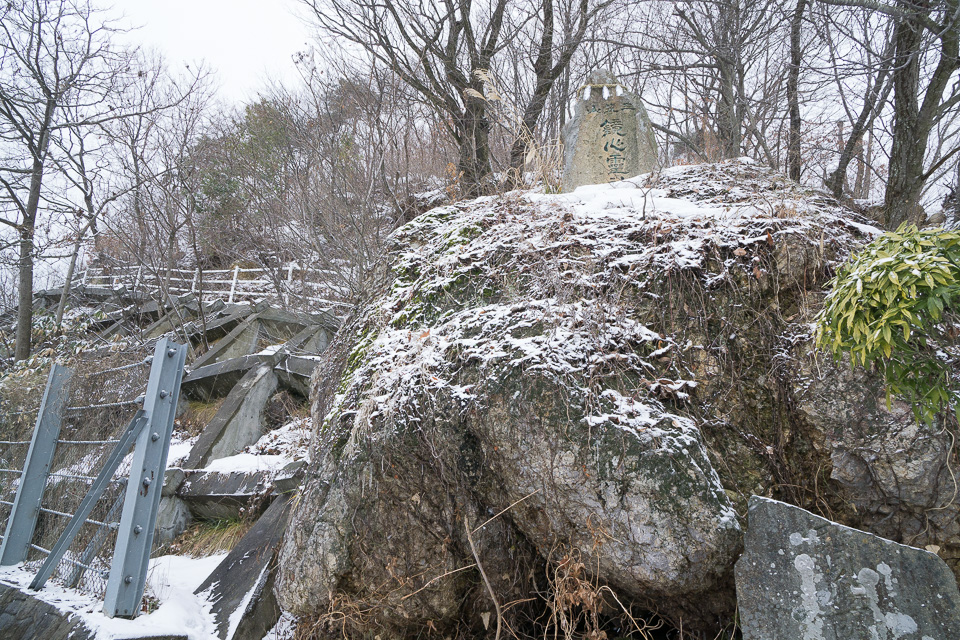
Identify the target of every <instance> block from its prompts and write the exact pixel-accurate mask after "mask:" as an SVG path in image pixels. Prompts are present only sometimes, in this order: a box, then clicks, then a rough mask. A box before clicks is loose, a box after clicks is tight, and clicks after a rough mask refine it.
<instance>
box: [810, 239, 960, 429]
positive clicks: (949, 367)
mask: <svg viewBox="0 0 960 640" xmlns="http://www.w3.org/2000/svg"><path fill="white" fill-rule="evenodd" d="M828 286H829V287H830V288H831V291H830V293H829V294H828V295H827V298H826V301H825V305H824V308H823V310H822V311H821V312H820V314H819V315H818V317H817V330H816V341H817V345H818V346H819V347H821V348H823V349H826V350H828V351H830V352H831V353H832V354H833V355H834V356H835V357H836V358H837V359H839V358H841V357H842V356H843V355H844V354H849V355H850V358H851V361H852V363H853V364H854V365H858V364H859V365H861V366H864V367H874V368H876V369H877V370H878V371H880V372H881V373H882V374H883V376H884V379H885V381H886V384H887V401H888V403H889V401H890V397H891V396H892V395H897V396H900V397H902V398H904V399H905V400H907V401H909V402H911V403H912V404H913V409H914V413H915V415H916V416H917V419H918V420H921V419H922V420H924V421H927V422H929V421H932V420H933V419H934V417H935V416H936V415H937V413H938V412H940V411H941V410H943V409H945V408H947V407H953V409H954V411H957V410H958V409H960V380H958V378H960V375H958V373H960V372H958V371H957V365H958V363H960V350H958V348H957V346H958V344H957V335H958V329H960V325H958V323H957V321H958V316H957V311H958V309H957V301H958V297H960V233H956V232H947V231H942V230H939V229H931V230H922V231H921V230H918V229H917V228H916V227H914V226H901V227H900V228H899V229H897V230H896V231H895V232H889V233H885V234H883V235H882V236H880V237H878V238H877V239H875V240H874V241H873V242H871V243H870V244H869V245H867V246H866V247H864V249H863V250H862V251H860V252H859V253H858V254H856V255H854V256H852V257H851V259H850V260H849V261H848V262H847V263H846V264H845V265H844V266H843V267H842V268H841V269H840V271H839V272H838V273H837V275H836V276H835V277H834V279H833V280H832V281H831V282H830V284H829V285H828Z"/></svg>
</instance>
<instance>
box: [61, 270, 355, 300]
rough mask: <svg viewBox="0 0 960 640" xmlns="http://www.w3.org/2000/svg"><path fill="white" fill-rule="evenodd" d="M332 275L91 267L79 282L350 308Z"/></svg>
mask: <svg viewBox="0 0 960 640" xmlns="http://www.w3.org/2000/svg"><path fill="white" fill-rule="evenodd" d="M329 275H330V274H329V273H328V272H326V271H322V270H319V269H303V268H301V267H299V266H298V265H296V264H288V265H286V266H284V267H282V268H281V269H279V270H274V271H271V270H269V269H261V268H251V269H244V268H241V267H240V266H235V267H233V268H232V269H204V270H203V271H202V272H201V271H200V270H196V269H177V268H174V269H170V270H169V272H168V271H167V270H166V269H164V270H163V271H161V272H160V273H156V272H153V271H151V270H148V269H144V268H143V267H142V266H132V265H130V266H114V267H107V268H103V267H88V268H87V269H85V270H84V271H82V272H81V273H80V274H78V276H77V278H76V280H75V282H76V283H77V284H83V285H87V286H91V287H106V288H118V287H127V288H129V289H132V290H147V291H161V290H164V289H165V290H167V292H168V293H170V294H174V295H182V294H185V293H194V294H197V295H200V294H202V296H203V298H204V299H205V300H218V299H219V300H223V301H224V302H228V303H232V302H260V301H261V300H268V301H271V302H282V303H283V304H285V305H292V306H310V307H316V306H328V307H336V308H340V309H344V308H347V307H349V306H350V305H349V304H348V303H346V302H344V301H343V298H342V296H341V295H340V294H339V292H338V291H336V290H335V289H334V288H333V287H332V286H331V285H330V283H329V280H326V278H325V276H329Z"/></svg>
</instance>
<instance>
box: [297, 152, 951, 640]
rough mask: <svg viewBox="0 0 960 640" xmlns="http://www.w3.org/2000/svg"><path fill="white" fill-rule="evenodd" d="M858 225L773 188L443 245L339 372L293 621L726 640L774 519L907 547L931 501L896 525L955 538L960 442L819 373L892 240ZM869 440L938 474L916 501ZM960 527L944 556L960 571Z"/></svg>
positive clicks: (723, 171) (542, 220) (481, 212)
mask: <svg viewBox="0 0 960 640" xmlns="http://www.w3.org/2000/svg"><path fill="white" fill-rule="evenodd" d="M855 218H856V216H855V215H854V214H852V213H851V212H849V211H846V210H843V209H842V208H840V207H839V206H838V205H837V204H836V203H835V202H834V201H832V200H830V199H829V198H827V197H825V196H823V195H822V194H820V193H818V192H813V191H809V190H806V189H804V188H802V187H799V186H797V185H796V184H794V183H791V182H789V181H787V180H786V179H785V178H783V177H782V176H780V175H778V174H776V173H774V172H772V171H770V170H767V169H763V168H760V167H758V166H756V165H754V164H752V163H750V162H747V161H733V162H728V163H723V164H720V165H702V166H693V167H682V168H675V169H671V170H668V171H665V172H664V173H663V174H662V175H661V176H659V177H658V178H657V179H656V181H653V180H652V179H651V178H650V177H649V176H641V177H640V178H637V179H636V180H634V181H629V182H625V183H618V184H616V185H604V186H597V187H585V188H581V189H579V190H577V191H576V192H575V193H573V194H565V195H543V194H537V193H512V194H507V195H505V196H500V197H495V198H482V199H479V200H475V201H470V202H467V203H461V204H455V205H450V206H446V207H441V208H438V209H435V210H433V211H431V212H429V213H426V214H424V215H422V216H420V217H418V218H416V219H415V220H414V221H412V222H411V223H409V224H408V225H406V226H405V227H403V228H402V229H400V230H399V231H398V232H397V233H396V234H395V237H394V247H393V267H392V268H393V270H394V275H395V279H394V281H393V283H392V285H391V286H390V288H389V289H388V290H386V291H383V292H380V293H378V294H377V295H375V296H374V297H373V298H372V300H371V301H370V302H369V304H367V305H366V306H365V307H364V308H363V309H361V310H360V311H358V313H357V315H356V317H354V318H353V319H352V320H351V321H350V322H348V323H347V324H346V326H345V329H344V330H342V331H341V333H340V335H339V336H338V338H337V340H336V342H335V344H334V345H333V346H332V347H331V349H330V350H329V351H328V353H327V355H326V356H325V357H326V361H325V362H324V363H323V365H322V366H321V367H320V369H319V370H318V371H319V372H320V373H319V375H318V377H317V378H316V384H315V391H316V393H315V397H314V418H315V424H317V425H319V427H318V431H317V433H316V436H315V439H314V445H313V446H314V451H313V463H312V469H311V472H310V473H309V474H308V481H307V483H306V485H305V487H304V489H303V492H302V494H301V496H300V499H299V501H298V506H297V509H296V511H295V513H294V516H293V523H292V526H291V527H290V528H289V530H288V534H287V538H286V541H285V545H284V548H283V551H282V554H281V568H282V571H281V577H280V580H279V582H278V594H279V596H280V598H281V602H282V604H283V606H284V608H286V609H288V610H290V611H293V612H295V613H298V614H305V615H310V616H313V617H314V618H316V619H317V620H318V623H319V624H318V626H317V629H318V630H326V631H329V632H330V633H338V634H339V633H341V632H346V633H347V634H348V635H357V636H358V637H359V635H363V634H370V637H373V636H374V635H380V637H381V638H383V639H384V640H385V639H386V638H388V637H402V636H407V635H415V634H418V633H420V632H421V631H423V630H424V629H429V630H434V631H436V632H438V633H442V634H445V635H454V634H461V635H466V636H470V635H479V634H482V633H484V632H485V631H486V630H487V629H488V628H489V627H490V625H492V624H494V623H493V622H491V616H493V618H492V619H493V620H496V610H497V606H498V605H499V606H500V608H501V614H502V616H503V621H504V622H506V623H507V624H510V625H511V628H512V629H515V630H517V629H519V630H525V631H526V632H529V633H543V632H544V629H545V628H546V629H547V630H549V627H551V625H553V626H555V627H562V626H563V625H564V624H573V622H571V621H573V620H579V622H577V623H576V624H578V625H579V628H580V629H581V631H582V632H584V633H586V632H589V631H591V630H592V629H593V630H600V629H601V627H603V626H604V624H607V625H608V626H609V627H610V628H609V630H608V631H607V633H608V635H609V633H616V632H617V630H618V629H623V627H618V626H617V625H619V624H621V622H612V621H614V620H616V619H617V618H618V616H620V617H621V619H622V618H623V616H622V615H621V614H624V613H626V614H630V615H633V616H635V617H636V616H637V615H639V614H640V612H641V611H643V610H646V611H657V612H659V613H660V614H661V615H662V616H664V617H665V618H667V620H668V621H670V622H671V623H672V624H675V625H677V626H679V625H681V624H682V625H683V628H684V629H685V630H687V631H689V630H693V631H694V632H700V633H703V634H704V636H705V637H711V638H712V637H714V635H715V634H716V632H717V630H718V629H719V628H721V627H723V626H724V625H725V624H727V623H729V622H731V621H732V618H733V612H734V609H735V602H734V591H733V583H732V578H731V576H732V569H733V563H734V562H735V560H736V558H737V556H738V553H739V549H740V545H741V539H742V532H741V524H740V522H741V518H740V516H738V515H737V514H738V512H739V513H740V515H741V516H742V515H743V514H744V513H745V507H746V498H747V497H748V496H749V495H750V494H751V493H759V494H763V495H768V496H772V497H777V498H779V499H782V500H786V501H788V502H792V503H794V504H798V505H799V506H803V507H805V508H808V509H812V510H814V511H817V512H819V513H822V514H824V515H827V516H829V517H832V518H833V519H841V520H846V521H848V522H849V523H852V524H854V525H858V526H863V527H865V528H871V527H875V528H882V527H884V526H888V524H883V523H889V522H890V520H891V518H890V517H888V516H889V513H884V510H883V509H884V508H886V509H889V508H890V507H889V505H890V504H891V502H892V501H891V500H890V499H889V493H890V491H893V490H895V489H896V490H898V491H899V490H900V489H906V490H905V491H901V492H900V493H898V494H897V498H896V500H897V501H898V502H897V503H896V504H895V506H894V507H893V508H894V509H897V510H900V511H902V512H903V514H908V513H909V514H913V515H912V516H910V517H915V516H916V515H917V514H922V513H924V512H925V510H929V509H931V508H937V509H939V511H938V512H937V517H939V518H941V519H943V520H944V521H945V522H946V521H951V518H952V522H953V523H955V522H956V513H955V510H954V511H951V509H952V507H948V508H944V505H945V504H946V503H947V502H948V498H949V496H948V495H945V494H944V492H943V491H942V489H943V487H944V486H945V485H944V484H943V480H944V477H942V476H941V474H940V472H939V471H931V469H933V468H935V467H936V466H937V465H938V464H939V465H941V466H943V465H945V463H946V462H947V455H948V454H949V453H950V452H949V447H948V444H949V439H948V438H949V436H948V434H947V433H946V432H941V433H937V432H936V431H933V430H925V431H922V433H921V432H918V431H917V429H921V430H923V429H926V428H922V427H916V425H912V423H907V422H904V415H905V413H904V411H902V410H901V409H902V408H898V407H896V406H895V407H894V408H893V410H891V411H888V410H887V409H886V406H885V404H884V403H883V402H882V401H878V399H879V398H882V396H883V391H882V389H881V388H879V385H878V384H877V381H876V380H875V379H874V378H873V377H871V376H869V375H868V374H865V373H862V372H858V373H855V372H852V371H850V370H849V369H847V368H844V367H839V368H838V367H835V366H834V365H833V364H832V363H831V362H829V361H825V360H821V359H818V358H817V356H816V355H815V354H814V353H813V352H812V348H811V346H810V343H811V336H810V331H811V327H810V322H811V320H812V318H813V316H814V314H815V313H816V311H817V310H818V308H819V304H820V301H821V300H822V292H821V288H822V286H823V284H824V283H825V282H826V280H827V279H828V278H829V276H830V275H831V273H832V271H833V269H834V268H835V267H836V266H837V265H838V263H839V262H840V261H842V260H843V259H844V258H845V257H846V256H847V255H848V254H849V252H850V251H851V250H853V249H855V248H856V247H858V246H860V245H861V244H862V243H863V242H865V241H867V240H868V239H869V238H870V237H872V235H873V234H875V233H876V230H875V229H873V228H872V227H869V226H867V225H865V224H862V223H861V222H858V221H857V220H856V219H855ZM906 413H907V414H908V413H909V410H907V411H906ZM851 421H852V422H853V423H856V424H862V425H867V426H869V428H870V429H871V430H872V431H871V433H872V434H873V435H872V436H870V437H874V438H877V437H881V436H882V437H883V438H891V437H894V436H895V435H897V434H899V437H901V438H902V439H910V441H911V442H914V441H918V440H922V441H923V442H924V443H925V444H923V445H922V449H923V452H924V455H925V456H927V457H925V458H924V460H925V461H927V460H928V458H929V461H928V462H929V464H927V462H925V463H924V469H923V470H920V469H917V468H916V465H914V466H913V467H910V469H912V471H909V473H910V474H912V475H910V476H909V477H910V479H911V480H910V482H909V483H905V484H904V485H903V486H902V487H900V488H899V489H897V488H895V487H893V486H892V485H891V482H889V479H890V478H894V477H900V476H899V475H898V474H899V473H901V471H904V470H903V469H901V466H902V465H901V464H900V463H901V462H902V463H903V464H908V463H911V461H910V460H908V459H907V458H908V457H909V455H910V454H909V453H898V452H896V451H892V450H888V449H889V448H886V449H883V450H884V452H885V453H884V456H885V458H884V460H883V461H882V462H880V461H878V460H873V461H871V460H866V459H865V456H864V455H863V451H864V448H865V447H870V446H874V445H877V443H876V442H875V441H874V440H870V439H869V438H868V437H867V436H865V435H864V436H863V437H861V435H862V434H861V431H862V429H860V428H859V427H856V425H854V426H851ZM858 421H859V422H858ZM908 425H909V428H912V429H914V431H909V430H908ZM867 426H864V427H863V428H864V429H866V428H867ZM848 427H850V428H851V429H854V427H856V428H855V429H854V430H855V431H856V433H855V434H853V435H851V433H850V431H849V429H848ZM904 451H908V452H909V451H913V449H911V448H910V447H906V449H904ZM843 456H847V458H843ZM851 456H852V457H853V458H857V459H858V460H864V463H865V464H866V468H867V469H868V472H867V473H866V475H865V476H864V475H863V474H861V475H856V473H855V472H854V471H851V469H852V468H853V467H852V466H851V465H852V464H853V463H849V464H847V463H846V462H838V461H840V459H841V458H843V460H844V461H846V460H848V459H851V458H850V457H851ZM858 456H859V457H858ZM898 456H899V457H898ZM901 458H902V460H901ZM869 470H876V471H877V474H871V473H870V472H869ZM884 470H886V471H884ZM904 472H906V471H904ZM924 474H926V475H924ZM853 476H856V477H855V478H853ZM851 478H853V479H851ZM864 483H867V484H869V492H868V493H869V495H867V494H866V493H864V491H865V489H864ZM854 494H856V495H854ZM883 518H887V519H886V520H883ZM907 519H909V518H908V516H907V515H904V516H903V519H902V521H900V524H903V522H906V520H907ZM932 520H933V516H931V517H928V518H927V521H930V522H932ZM881 521H882V522H881ZM950 526H951V525H949V522H946V524H944V526H943V527H940V525H931V526H930V527H928V529H927V530H926V531H925V532H923V533H922V536H921V538H917V540H919V541H920V542H922V543H924V544H933V543H935V542H939V543H941V544H942V545H943V548H944V549H947V548H948V547H949V545H950V544H952V543H949V542H948V538H949V535H948V533H947V531H948V529H949V527H950ZM938 527H939V528H938ZM884 535H889V536H890V537H893V538H895V539H896V538H898V537H900V538H903V537H905V536H906V535H908V534H907V533H905V531H900V530H896V531H895V530H889V531H886V530H885V532H884ZM923 536H925V537H923ZM908 542H909V541H908ZM507 603H512V604H510V605H509V606H505V605H506V604H507ZM565 621H566V622H565ZM605 621H606V622H605Z"/></svg>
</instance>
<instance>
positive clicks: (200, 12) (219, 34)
mask: <svg viewBox="0 0 960 640" xmlns="http://www.w3.org/2000/svg"><path fill="white" fill-rule="evenodd" d="M102 6H112V7H113V10H112V11H111V13H113V14H115V15H118V16H119V15H125V16H126V20H125V22H126V23H127V24H129V25H133V26H140V28H139V29H137V30H136V31H134V32H132V33H131V34H128V35H127V36H125V37H126V38H128V39H129V40H130V42H132V43H134V44H137V45H140V46H141V47H143V48H146V49H154V50H156V51H159V52H161V53H162V54H163V55H164V57H165V58H166V59H167V61H168V63H169V64H170V66H171V67H176V66H179V65H183V64H186V63H196V62H197V61H200V60H205V61H206V62H207V64H208V65H209V67H210V68H211V69H212V70H213V71H214V73H215V76H216V81H217V84H218V86H219V90H218V92H217V93H218V96H219V97H220V98H221V99H222V100H223V101H224V102H228V103H239V102H244V101H247V100H254V99H256V97H257V92H258V91H259V90H261V89H262V88H263V87H265V86H266V85H267V83H268V82H269V81H270V80H281V81H283V80H291V81H292V80H294V79H296V78H297V77H298V76H297V72H296V70H295V67H294V65H293V62H292V60H291V58H292V56H293V54H294V53H296V52H297V51H302V50H303V49H305V48H306V47H307V45H308V43H309V41H310V40H311V33H312V31H311V29H310V28H309V27H308V26H307V25H306V24H305V23H304V22H303V21H302V20H300V19H299V18H298V17H297V14H299V15H303V13H302V11H301V9H300V6H299V5H298V3H297V2H296V1H295V0H112V2H111V1H110V0H107V1H106V2H104V3H103V5H102Z"/></svg>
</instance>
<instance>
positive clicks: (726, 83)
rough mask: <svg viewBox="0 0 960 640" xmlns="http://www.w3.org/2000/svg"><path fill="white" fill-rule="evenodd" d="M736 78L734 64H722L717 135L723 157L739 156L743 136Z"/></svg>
mask: <svg viewBox="0 0 960 640" xmlns="http://www.w3.org/2000/svg"><path fill="white" fill-rule="evenodd" d="M736 93H737V92H736V78H735V74H734V71H733V68H732V65H729V64H725V63H721V64H720V96H719V100H718V101H717V135H718V137H719V138H720V153H721V155H722V157H723V158H738V157H739V156H740V142H741V138H742V133H741V128H740V125H741V123H740V113H739V109H738V108H737V106H738V105H737V100H738V97H737V95H736Z"/></svg>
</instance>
